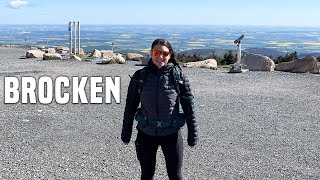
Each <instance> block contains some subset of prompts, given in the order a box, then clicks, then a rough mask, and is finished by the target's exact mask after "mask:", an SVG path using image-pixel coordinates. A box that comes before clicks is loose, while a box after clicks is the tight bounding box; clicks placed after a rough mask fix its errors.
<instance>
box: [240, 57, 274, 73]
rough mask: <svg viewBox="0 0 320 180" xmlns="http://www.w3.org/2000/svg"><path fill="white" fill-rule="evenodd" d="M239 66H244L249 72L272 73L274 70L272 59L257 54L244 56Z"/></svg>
mask: <svg viewBox="0 0 320 180" xmlns="http://www.w3.org/2000/svg"><path fill="white" fill-rule="evenodd" d="M241 64H245V65H246V68H247V69H249V70H250V71H274V68H275V63H274V62H273V60H272V59H270V58H269V57H267V56H262V55H257V54H246V55H245V56H244V57H243V58H242V59H241Z"/></svg>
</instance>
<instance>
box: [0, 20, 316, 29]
mask: <svg viewBox="0 0 320 180" xmlns="http://www.w3.org/2000/svg"><path fill="white" fill-rule="evenodd" d="M69 22H74V21H68V22H66V23H59V24H58V23H54V24H46V23H30V24H26V23H15V24H14V23H12V24H11V23H10V24H5V23H4V24H2V23H0V26H3V25H46V26H47V25H68V23H69ZM75 22H80V24H81V25H97V26H101V25H102V26H121V25H122V26H233V27H244V26H247V27H292V28H320V26H319V25H315V26H310V25H250V24H249V25H239V24H139V23H137V24H129V23H128V24H124V23H118V24H116V23H106V24H98V23H97V24H95V23H81V21H75Z"/></svg>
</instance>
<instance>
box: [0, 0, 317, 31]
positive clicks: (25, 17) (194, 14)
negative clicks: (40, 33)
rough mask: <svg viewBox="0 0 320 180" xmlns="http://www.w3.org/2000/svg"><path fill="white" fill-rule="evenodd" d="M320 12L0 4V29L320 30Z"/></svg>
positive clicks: (303, 7) (278, 4) (10, 0)
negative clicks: (70, 25)
mask: <svg viewBox="0 0 320 180" xmlns="http://www.w3.org/2000/svg"><path fill="white" fill-rule="evenodd" d="M319 7H320V1H319V0H260V1H259V0H219V1H218V0H162V1H152V0H112V1H107V0H91V1H87V0H0V16H1V18H0V24H64V23H67V22H69V21H80V22H81V23H82V24H173V25H177V24H184V25H273V26H320V18H319V17H320V15H319V10H318V9H319ZM317 17H318V18H317Z"/></svg>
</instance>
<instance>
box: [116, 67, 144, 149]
mask: <svg viewBox="0 0 320 180" xmlns="http://www.w3.org/2000/svg"><path fill="white" fill-rule="evenodd" d="M140 71H141V70H138V71H136V72H135V73H134V75H133V76H132V77H131V80H130V84H129V87H128V94H127V100H126V107H125V111H124V117H123V124H122V132H121V140H122V141H123V142H125V143H128V142H130V139H131V134H132V125H133V120H134V116H135V114H136V112H137V109H138V107H139V103H140V95H139V93H138V89H139V86H140V84H139V80H140Z"/></svg>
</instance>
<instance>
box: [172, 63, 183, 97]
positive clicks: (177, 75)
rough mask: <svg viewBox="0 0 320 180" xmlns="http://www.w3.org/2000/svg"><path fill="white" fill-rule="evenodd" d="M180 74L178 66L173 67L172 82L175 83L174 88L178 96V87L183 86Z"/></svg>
mask: <svg viewBox="0 0 320 180" xmlns="http://www.w3.org/2000/svg"><path fill="white" fill-rule="evenodd" d="M181 76H182V74H181V69H180V67H179V66H177V65H175V66H174V67H173V78H174V81H175V87H176V90H177V93H178V95H179V96H180V85H182V84H183V81H182V77H181Z"/></svg>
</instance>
